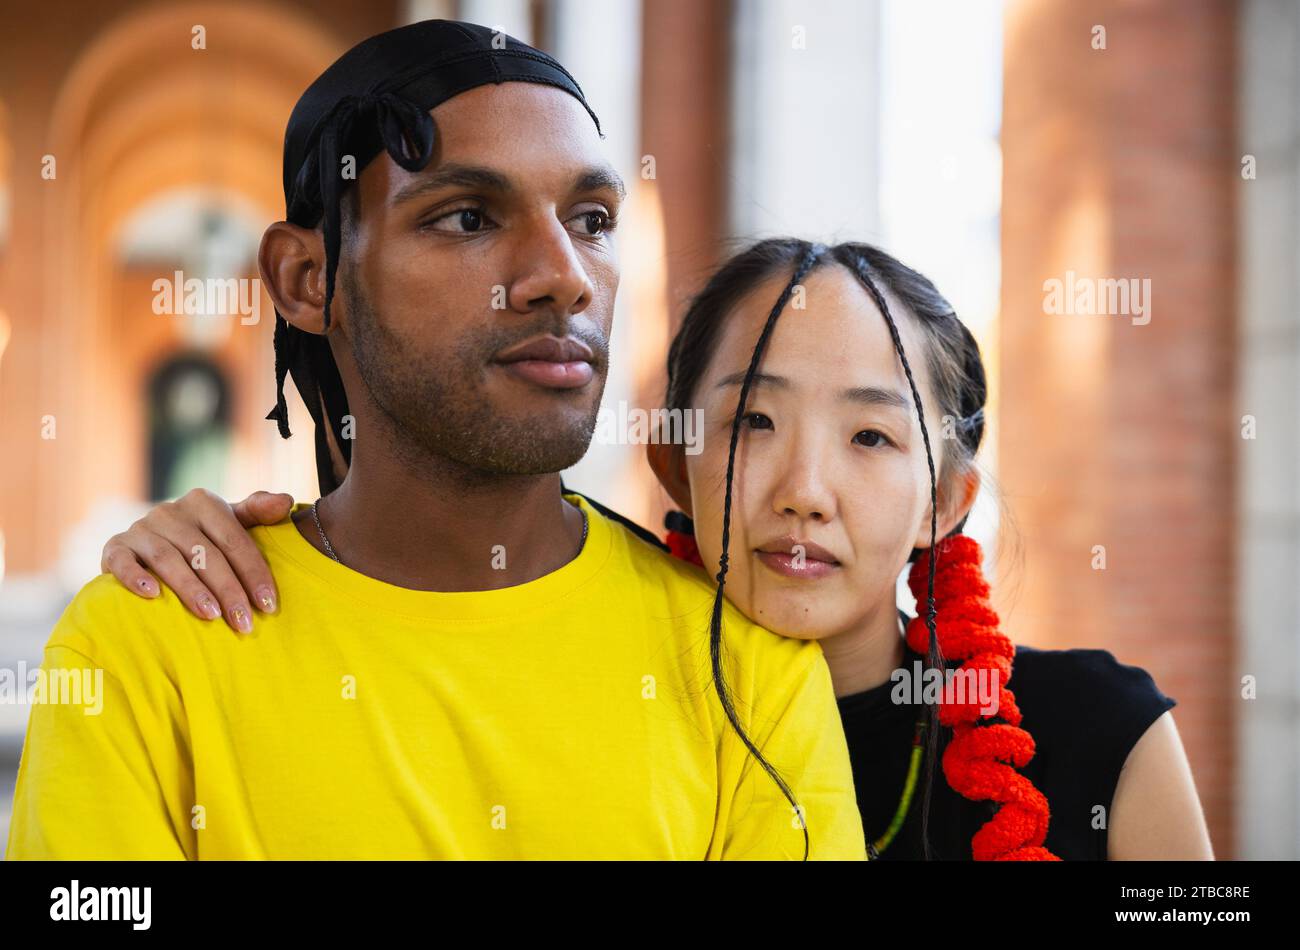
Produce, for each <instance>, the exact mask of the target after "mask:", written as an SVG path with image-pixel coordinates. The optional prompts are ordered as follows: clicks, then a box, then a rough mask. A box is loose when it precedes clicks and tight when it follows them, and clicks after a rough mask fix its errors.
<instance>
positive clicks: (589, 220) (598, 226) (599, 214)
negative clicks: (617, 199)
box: [574, 211, 618, 237]
mask: <svg viewBox="0 0 1300 950" xmlns="http://www.w3.org/2000/svg"><path fill="white" fill-rule="evenodd" d="M574 220H578V221H581V222H582V225H583V227H585V228H586V234H587V237H600V236H601V235H602V234H604V233H605V232H607V231H612V230H614V228H615V227H616V226H617V223H618V222H617V221H615V219H614V218H612V217H611V216H610V215H609V213H608V212H605V211H584V212H582V214H579V215H575V216H574Z"/></svg>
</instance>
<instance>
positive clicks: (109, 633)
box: [8, 495, 865, 859]
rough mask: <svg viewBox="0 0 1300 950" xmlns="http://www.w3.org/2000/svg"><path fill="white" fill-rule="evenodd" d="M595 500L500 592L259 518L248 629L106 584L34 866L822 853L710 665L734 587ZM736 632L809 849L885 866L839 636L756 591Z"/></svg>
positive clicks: (758, 724)
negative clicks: (518, 580)
mask: <svg viewBox="0 0 1300 950" xmlns="http://www.w3.org/2000/svg"><path fill="white" fill-rule="evenodd" d="M568 497H569V498H570V500H572V501H574V502H575V503H577V504H579V505H580V506H581V507H582V509H583V510H584V511H585V512H586V514H587V517H588V521H589V525H590V527H589V533H588V537H587V541H586V544H585V545H584V547H583V549H582V551H581V553H580V554H579V555H578V556H577V557H576V558H575V559H574V560H572V561H570V562H569V563H568V564H566V565H564V566H563V567H561V568H560V569H558V570H556V571H553V572H552V573H550V574H547V575H545V576H543V577H540V578H538V579H537V580H534V581H531V582H529V583H527V584H521V585H519V586H516V587H508V588H504V589H501V590H495V591H486V592H466V593H434V592H425V591H415V590H409V589H406V588H401V587H395V586H393V585H391V584H386V583H383V582H381V581H377V580H374V579H372V578H369V577H366V576H365V575H363V574H359V573H357V572H355V571H352V570H350V569H349V568H347V567H344V566H342V565H340V564H338V563H336V562H334V561H332V560H331V559H329V558H328V557H326V556H325V555H323V554H321V553H320V552H318V551H317V550H316V549H315V548H314V547H312V545H311V544H309V543H308V542H307V541H306V540H305V539H304V538H303V537H302V535H300V534H299V532H298V529H297V528H296V527H295V526H294V525H293V523H292V522H291V521H287V520H286V521H284V522H281V523H280V524H277V525H274V526H271V527H266V528H258V529H255V530H254V531H253V537H254V539H255V541H256V543H257V545H258V547H259V548H260V549H261V550H262V552H263V554H264V555H265V556H266V558H267V560H268V562H269V563H270V565H271V569H272V571H273V573H274V575H275V578H276V581H277V583H278V585H279V589H280V600H281V608H280V612H279V613H278V614H276V615H274V616H270V617H264V616H259V617H258V618H256V620H255V622H254V632H253V633H252V634H251V635H249V636H246V637H245V636H239V635H236V634H234V633H232V632H230V631H229V630H228V629H227V628H225V627H222V626H216V625H214V624H210V623H207V622H204V621H201V620H198V619H196V618H195V617H193V616H192V615H191V614H190V613H189V612H188V611H187V610H185V608H184V607H183V606H182V605H181V604H180V603H179V602H178V600H177V599H176V597H175V596H174V595H173V594H172V593H171V592H169V591H164V593H163V595H162V597H161V598H160V599H159V600H157V601H154V602H150V601H146V600H142V599H141V598H139V597H137V596H136V595H135V594H133V593H131V592H130V591H128V590H126V589H125V588H124V587H122V586H120V585H119V584H118V583H117V582H116V581H115V580H114V579H113V578H112V577H111V576H109V575H101V576H100V577H98V578H96V579H95V580H93V581H91V582H90V583H89V584H87V585H86V586H85V587H84V588H83V589H82V590H81V592H80V593H79V594H78V595H77V597H76V598H75V599H74V600H73V602H72V603H71V605H70V606H69V607H68V609H67V611H66V612H65V613H64V614H63V616H62V618H61V619H60V620H59V623H58V626H57V627H56V628H55V630H54V633H53V635H52V636H51V637H50V641H49V644H48V645H47V647H46V651H45V661H44V664H43V667H42V668H43V669H44V670H45V671H46V673H47V674H55V673H56V671H65V672H63V673H62V676H63V677H64V680H65V682H73V681H75V676H74V673H75V671H79V670H85V671H87V672H86V677H87V678H86V679H85V681H84V685H85V686H86V688H87V690H88V692H87V695H84V696H82V697H81V704H80V705H78V704H77V703H75V702H63V703H44V704H35V705H33V707H32V710H31V718H30V722H29V725H28V731H27V742H26V746H25V748H24V750H23V755H22V761H21V765H20V767H19V772H18V784H17V789H16V791H15V795H14V808H13V818H12V825H11V828H10V833H9V843H8V857H9V858H56V859H62V858H178V859H180V858H191V859H194V858H204V859H211V858H504V859H512V858H529V859H531V858H538V859H550V858H555V859H568V858H598V859H599V858H610V859H614V858H650V859H655V858H669V859H701V858H722V859H737V858H739V859H744V858H793V859H799V858H802V857H803V850H804V838H803V833H802V831H801V829H800V827H799V821H798V817H797V814H796V812H795V811H794V809H793V808H792V807H791V806H790V804H789V802H788V801H787V800H786V799H785V798H784V796H783V795H782V794H781V791H780V789H779V788H778V787H777V786H776V784H775V783H774V782H773V781H772V779H771V777H770V776H769V775H768V774H767V773H766V772H765V771H764V770H763V769H762V767H761V766H760V765H759V764H758V763H757V762H756V761H755V760H754V758H753V757H752V756H751V755H749V754H748V751H747V750H746V749H745V747H744V746H743V744H742V743H741V742H740V740H739V738H738V737H737V736H736V734H735V733H734V731H732V729H731V727H730V725H729V724H728V723H727V721H726V719H725V716H724V713H723V711H722V707H721V705H720V704H719V702H718V699H717V694H716V692H715V691H714V688H713V686H712V683H711V679H710V675H709V669H710V667H709V655H708V622H709V615H710V610H711V607H712V599H713V589H712V586H711V584H710V583H709V582H708V580H707V578H706V577H705V575H704V574H703V573H702V572H700V571H699V570H697V569H696V568H694V567H692V566H691V565H688V564H685V563H682V562H680V561H678V560H675V559H674V558H672V557H670V556H668V555H667V554H665V553H664V552H662V551H660V550H658V549H656V548H654V547H652V546H651V545H649V544H647V543H646V542H644V541H643V540H641V539H640V538H638V537H636V535H635V534H633V533H632V532H630V531H628V530H627V529H626V528H625V527H624V526H622V525H621V524H619V523H618V522H616V521H613V520H611V519H607V518H605V517H603V516H602V515H600V514H599V513H598V512H597V511H595V510H594V509H593V508H591V506H590V505H588V504H587V503H586V502H585V500H582V499H580V498H578V497H577V496H572V495H570V496H568ZM299 507H300V508H301V507H302V506H299ZM485 556H488V555H486V554H485ZM723 634H724V654H723V655H724V662H725V669H726V673H727V677H728V683H729V685H730V686H731V688H732V691H733V694H734V698H735V703H736V709H737V714H738V715H739V717H740V719H741V721H742V723H744V724H745V725H746V726H747V731H748V733H749V735H750V737H751V739H752V740H753V741H754V743H755V745H756V746H757V747H758V748H760V749H761V750H763V752H764V755H765V756H766V757H767V758H768V760H769V761H770V762H771V763H772V764H773V765H774V766H775V767H776V768H777V770H778V771H779V772H780V774H781V775H782V777H783V778H784V779H785V780H786V782H787V784H788V785H789V787H790V789H791V790H792V792H793V793H794V797H795V799H796V801H797V802H798V803H799V804H800V806H801V807H802V809H803V813H804V816H805V817H806V820H807V824H808V834H809V840H810V849H811V850H810V852H809V856H810V857H811V858H835V859H841V858H842V859H862V858H863V857H864V855H865V845H864V842H863V833H862V825H861V819H860V817H859V814H858V809H857V805H856V801H855V796H854V788H853V778H852V773H851V771H850V767H849V757H848V748H847V745H846V742H845V738H844V733H843V730H842V727H841V726H840V721H839V714H838V710H837V708H836V704H835V698H834V694H833V692H832V688H831V679H830V671H829V670H828V668H827V666H826V661H825V658H824V657H823V655H822V651H821V647H820V646H819V645H818V644H816V643H815V642H804V641H798V640H790V639H785V638H782V637H779V636H777V635H775V634H773V633H771V632H769V631H767V630H765V629H763V628H762V627H759V626H756V625H755V624H753V623H751V622H750V621H748V620H747V619H746V618H745V617H744V616H743V615H742V614H740V613H739V612H738V611H737V610H735V609H734V608H732V607H731V606H730V604H728V605H727V607H726V613H725V619H724V627H723ZM100 669H102V670H103V674H102V693H96V694H95V695H94V696H91V695H90V694H91V693H95V690H94V688H93V671H95V670H100ZM50 681H51V682H54V677H53V676H51V680H50ZM55 692H56V690H54V689H51V690H50V696H51V697H53V695H54V693H55ZM63 698H64V699H70V698H74V697H73V696H72V694H70V693H65V694H64V696H63ZM96 706H97V707H99V708H98V711H96V710H95V708H94V707H96ZM88 712H91V713H94V714H92V715H87V713H88Z"/></svg>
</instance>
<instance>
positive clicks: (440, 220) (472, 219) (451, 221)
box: [423, 208, 487, 234]
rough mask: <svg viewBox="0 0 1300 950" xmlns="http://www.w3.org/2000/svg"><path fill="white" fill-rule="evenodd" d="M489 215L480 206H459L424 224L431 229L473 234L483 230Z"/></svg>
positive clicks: (427, 228)
mask: <svg viewBox="0 0 1300 950" xmlns="http://www.w3.org/2000/svg"><path fill="white" fill-rule="evenodd" d="M486 222H487V217H486V216H485V215H484V214H483V212H482V211H480V210H479V209H478V208H458V209H456V210H455V211H448V212H447V213H446V214H443V215H439V216H438V217H436V218H434V219H433V220H432V221H430V222H428V223H427V224H425V225H423V227H424V228H425V229H426V230H429V231H450V232H452V233H454V234H473V233H474V232H476V231H481V230H483V227H484V225H485V224H486Z"/></svg>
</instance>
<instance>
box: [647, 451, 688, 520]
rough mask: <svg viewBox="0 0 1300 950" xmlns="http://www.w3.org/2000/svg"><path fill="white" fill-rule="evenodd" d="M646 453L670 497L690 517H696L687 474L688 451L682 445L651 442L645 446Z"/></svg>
mask: <svg viewBox="0 0 1300 950" xmlns="http://www.w3.org/2000/svg"><path fill="white" fill-rule="evenodd" d="M645 454H646V459H647V460H648V461H649V462H650V467H651V468H652V469H654V473H655V476H656V477H657V478H658V479H659V484H660V485H662V486H664V491H666V492H668V497H669V498H671V499H672V500H673V503H674V504H675V505H677V507H678V508H680V509H681V510H682V511H684V512H685V513H686V516H687V517H688V518H693V517H695V515H694V513H693V512H692V511H691V482H690V479H689V478H688V477H687V475H686V453H685V452H683V451H682V446H681V445H679V444H673V443H667V442H650V443H647V445H646V447H645Z"/></svg>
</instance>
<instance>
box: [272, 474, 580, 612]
mask: <svg viewBox="0 0 1300 950" xmlns="http://www.w3.org/2000/svg"><path fill="white" fill-rule="evenodd" d="M352 461H353V464H352V467H351V468H350V470H349V472H348V476H347V478H346V479H344V481H343V484H342V485H340V486H339V488H338V490H336V491H334V492H332V493H331V494H330V495H329V496H328V497H326V498H324V499H322V500H321V502H320V506H319V510H318V512H319V515H320V520H321V527H322V528H324V531H325V534H326V535H327V536H328V538H329V541H330V546H331V547H332V548H333V549H334V553H335V554H336V555H338V558H339V560H340V561H342V563H343V564H344V565H345V566H347V567H349V568H351V569H352V570H355V571H358V572H360V573H362V574H365V575H366V576H367V577H373V578H375V579H376V580H380V581H384V582H385V583H389V584H394V585H396V586H398V587H406V588H410V589H412V590H429V591H448V592H450V591H483V590H496V589H499V588H502V587H514V586H516V585H519V584H525V583H527V582H529V581H532V580H536V579H537V578H539V577H542V576H543V575H546V574H549V573H551V572H552V571H555V570H558V569H559V568H560V567H563V566H564V565H565V564H567V563H568V562H569V561H571V560H573V558H574V557H576V556H577V554H578V551H579V550H580V549H581V543H582V542H581V539H582V523H583V515H582V512H580V511H578V510H577V509H575V508H574V506H573V505H571V504H569V503H568V502H566V501H564V499H563V497H562V496H561V494H560V476H559V474H558V473H556V474H548V475H510V476H486V477H485V476H482V475H481V474H479V475H477V476H475V477H474V478H472V479H469V478H465V477H462V476H461V474H460V473H453V472H452V471H451V468H450V466H448V467H447V468H446V471H439V472H437V473H436V474H435V473H433V472H432V471H431V469H433V468H434V466H415V467H412V466H409V465H405V464H402V463H401V462H398V461H397V460H392V459H384V460H380V461H376V460H372V459H366V458H364V457H362V456H361V455H360V454H359V453H355V454H354V456H353V460H352ZM295 522H296V524H297V527H298V530H299V532H300V533H301V534H302V535H303V537H305V538H306V539H307V540H308V541H309V542H310V543H311V544H312V545H313V546H314V547H316V549H317V550H319V551H321V552H322V553H326V552H325V545H324V543H323V541H322V540H321V537H320V532H319V531H317V529H316V523H315V521H314V520H313V519H312V517H311V513H310V512H303V513H302V514H300V515H299V516H297V517H296V518H295Z"/></svg>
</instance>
